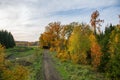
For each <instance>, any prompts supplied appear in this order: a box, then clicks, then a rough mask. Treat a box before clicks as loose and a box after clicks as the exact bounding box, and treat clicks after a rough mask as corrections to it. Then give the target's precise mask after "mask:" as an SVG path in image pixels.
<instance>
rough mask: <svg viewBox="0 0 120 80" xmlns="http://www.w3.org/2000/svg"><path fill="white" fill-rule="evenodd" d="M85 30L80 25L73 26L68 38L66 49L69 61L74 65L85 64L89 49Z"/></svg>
mask: <svg viewBox="0 0 120 80" xmlns="http://www.w3.org/2000/svg"><path fill="white" fill-rule="evenodd" d="M86 30H87V29H86ZM86 30H84V29H83V26H82V25H78V26H75V27H74V29H73V32H72V34H71V36H70V39H69V44H68V46H69V47H68V49H69V52H70V54H71V59H72V61H73V62H75V63H83V64H86V63H87V61H86V58H87V51H88V50H89V49H90V41H89V38H88V34H87V32H85V31H86ZM83 35H84V36H83Z"/></svg>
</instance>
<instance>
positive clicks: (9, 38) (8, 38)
mask: <svg viewBox="0 0 120 80" xmlns="http://www.w3.org/2000/svg"><path fill="white" fill-rule="evenodd" d="M0 44H1V45H2V46H4V47H5V48H13V47H14V46H15V40H14V38H13V35H12V34H11V33H10V32H8V31H6V30H0Z"/></svg>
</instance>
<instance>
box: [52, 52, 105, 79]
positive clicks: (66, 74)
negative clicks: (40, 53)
mask: <svg viewBox="0 0 120 80" xmlns="http://www.w3.org/2000/svg"><path fill="white" fill-rule="evenodd" d="M51 55H52V57H53V60H54V62H55V67H56V69H57V70H58V72H59V73H60V75H61V77H62V80H105V78H104V76H103V75H104V74H102V73H99V72H96V71H95V70H94V69H93V68H92V67H91V66H90V65H80V64H73V63H72V62H70V61H68V62H61V61H60V60H59V59H58V58H56V57H55V55H56V53H55V52H52V53H51Z"/></svg>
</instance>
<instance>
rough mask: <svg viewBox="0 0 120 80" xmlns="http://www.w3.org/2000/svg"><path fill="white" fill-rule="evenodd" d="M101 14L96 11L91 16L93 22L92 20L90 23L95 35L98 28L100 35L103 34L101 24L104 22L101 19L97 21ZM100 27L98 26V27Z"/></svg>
mask: <svg viewBox="0 0 120 80" xmlns="http://www.w3.org/2000/svg"><path fill="white" fill-rule="evenodd" d="M99 15H100V14H99V12H98V11H97V10H96V11H94V12H93V13H92V14H91V20H90V23H91V26H92V27H93V28H94V33H95V34H96V28H97V29H98V31H99V33H101V31H100V26H101V24H100V22H104V20H100V19H97V18H98V17H99ZM97 25H98V26H97Z"/></svg>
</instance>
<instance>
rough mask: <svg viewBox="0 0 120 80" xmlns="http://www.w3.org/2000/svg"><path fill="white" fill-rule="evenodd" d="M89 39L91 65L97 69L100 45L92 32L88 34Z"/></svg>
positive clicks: (100, 53) (99, 58)
mask: <svg viewBox="0 0 120 80" xmlns="http://www.w3.org/2000/svg"><path fill="white" fill-rule="evenodd" d="M89 39H90V43H91V47H90V49H91V59H92V65H93V67H94V69H97V68H98V66H99V65H100V60H101V55H102V52H101V47H100V45H99V44H98V42H97V40H96V37H95V35H94V34H93V33H92V34H91V35H90V36H89Z"/></svg>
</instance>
